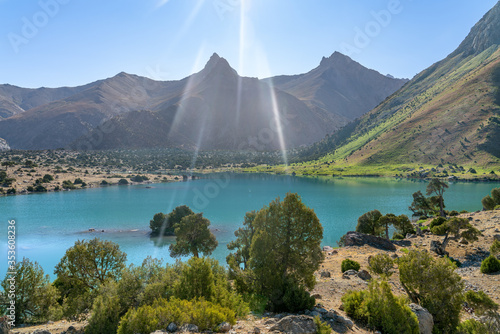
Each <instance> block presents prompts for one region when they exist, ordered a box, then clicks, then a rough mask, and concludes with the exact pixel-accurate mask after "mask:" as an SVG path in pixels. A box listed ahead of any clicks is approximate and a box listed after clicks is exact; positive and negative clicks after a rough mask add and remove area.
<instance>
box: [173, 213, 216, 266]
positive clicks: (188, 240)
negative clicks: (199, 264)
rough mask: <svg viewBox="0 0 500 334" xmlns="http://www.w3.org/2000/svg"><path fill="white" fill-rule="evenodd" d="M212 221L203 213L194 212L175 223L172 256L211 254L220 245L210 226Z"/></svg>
mask: <svg viewBox="0 0 500 334" xmlns="http://www.w3.org/2000/svg"><path fill="white" fill-rule="evenodd" d="M209 226H210V221H209V220H208V219H207V218H205V217H203V214H202V213H194V214H191V215H189V216H186V217H184V218H182V219H181V221H180V222H179V223H176V224H175V225H174V227H175V236H176V241H175V243H174V244H172V245H170V248H169V249H170V256H172V257H179V256H186V255H189V254H193V256H194V257H199V254H200V253H203V255H210V254H212V252H213V251H214V250H215V248H216V247H217V245H218V242H217V240H216V239H215V235H214V234H213V233H212V232H210V229H209V228H208V227H209Z"/></svg>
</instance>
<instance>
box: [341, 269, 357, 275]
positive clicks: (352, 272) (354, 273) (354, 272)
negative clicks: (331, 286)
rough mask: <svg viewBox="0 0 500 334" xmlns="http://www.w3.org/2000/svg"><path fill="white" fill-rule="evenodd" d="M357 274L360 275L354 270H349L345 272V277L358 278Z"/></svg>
mask: <svg viewBox="0 0 500 334" xmlns="http://www.w3.org/2000/svg"><path fill="white" fill-rule="evenodd" d="M357 274H358V272H357V271H356V270H354V269H349V270H346V271H344V275H345V276H356V275H357Z"/></svg>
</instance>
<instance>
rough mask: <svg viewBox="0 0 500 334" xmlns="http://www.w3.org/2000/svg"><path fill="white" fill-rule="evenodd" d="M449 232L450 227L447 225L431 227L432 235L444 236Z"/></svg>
mask: <svg viewBox="0 0 500 334" xmlns="http://www.w3.org/2000/svg"><path fill="white" fill-rule="evenodd" d="M447 231H448V226H447V225H446V224H443V225H438V226H434V227H431V232H432V234H435V235H444V234H446V232H447Z"/></svg>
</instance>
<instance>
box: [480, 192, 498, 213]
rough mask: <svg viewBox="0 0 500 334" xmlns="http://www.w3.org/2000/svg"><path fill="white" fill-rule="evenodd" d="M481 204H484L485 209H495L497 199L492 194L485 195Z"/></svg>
mask: <svg viewBox="0 0 500 334" xmlns="http://www.w3.org/2000/svg"><path fill="white" fill-rule="evenodd" d="M481 204H482V205H483V207H484V209H485V210H493V209H495V206H496V203H495V200H493V198H491V196H490V195H487V196H485V197H484V198H483V199H482V200H481Z"/></svg>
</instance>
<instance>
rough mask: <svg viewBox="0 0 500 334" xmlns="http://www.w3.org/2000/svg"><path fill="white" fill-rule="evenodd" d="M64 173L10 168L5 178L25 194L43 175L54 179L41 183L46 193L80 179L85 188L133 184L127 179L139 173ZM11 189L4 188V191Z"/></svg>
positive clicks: (154, 179)
mask: <svg viewBox="0 0 500 334" xmlns="http://www.w3.org/2000/svg"><path fill="white" fill-rule="evenodd" d="M63 171H64V172H58V171H57V170H56V169H55V168H53V167H34V168H21V171H19V168H17V166H16V167H10V168H8V169H7V177H8V178H14V179H16V182H15V183H13V184H12V187H14V188H16V192H17V194H25V193H27V192H26V189H27V188H28V187H29V186H34V183H35V181H36V180H37V179H40V178H43V176H44V175H46V174H49V175H52V177H53V178H54V180H53V181H51V182H48V183H43V184H42V185H43V186H44V187H45V188H46V189H47V190H48V191H54V188H55V187H57V186H59V188H60V189H61V190H62V191H64V189H63V187H62V183H63V181H66V180H68V181H71V182H74V181H75V179H77V178H80V179H81V180H82V181H83V182H85V183H86V184H87V185H86V186H85V188H97V187H100V186H102V185H101V182H102V181H106V182H108V183H109V184H111V185H116V184H118V181H119V180H120V179H121V178H125V179H127V181H128V182H129V183H130V184H134V182H131V181H130V179H129V176H131V175H137V174H139V173H137V172H134V171H127V172H124V173H109V174H108V173H106V172H105V171H103V170H102V169H101V168H100V167H95V168H82V169H63ZM140 175H143V176H147V177H148V179H149V181H146V182H145V183H158V182H173V181H178V180H181V181H182V177H180V176H176V175H156V174H147V173H146V174H144V173H140ZM75 186H76V190H78V189H80V188H82V187H81V185H80V184H75ZM12 187H7V188H4V191H7V189H10V188H12Z"/></svg>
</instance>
